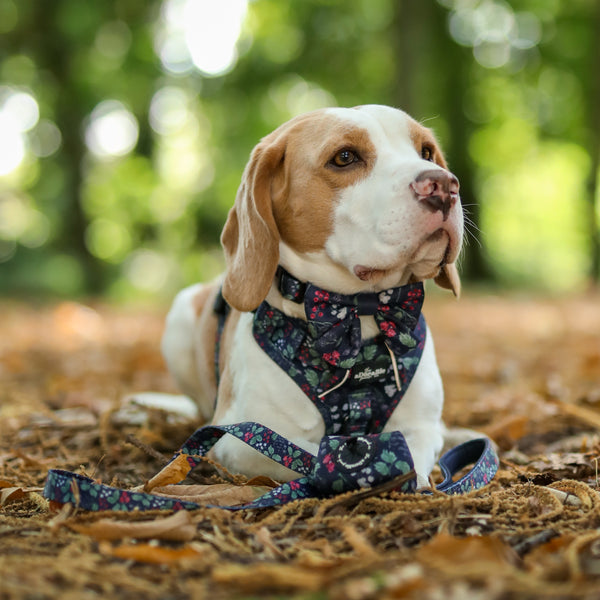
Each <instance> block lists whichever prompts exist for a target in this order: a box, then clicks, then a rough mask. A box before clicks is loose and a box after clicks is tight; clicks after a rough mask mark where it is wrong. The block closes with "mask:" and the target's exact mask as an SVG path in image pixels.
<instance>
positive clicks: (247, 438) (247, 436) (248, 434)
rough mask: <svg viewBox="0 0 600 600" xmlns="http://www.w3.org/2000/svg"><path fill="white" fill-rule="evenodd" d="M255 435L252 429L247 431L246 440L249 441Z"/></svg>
mask: <svg viewBox="0 0 600 600" xmlns="http://www.w3.org/2000/svg"><path fill="white" fill-rule="evenodd" d="M253 437H254V434H253V433H252V432H251V431H246V433H245V434H244V441H245V442H249V441H250V440H251V439H252V438H253Z"/></svg>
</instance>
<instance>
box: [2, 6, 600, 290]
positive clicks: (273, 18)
mask: <svg viewBox="0 0 600 600" xmlns="http://www.w3.org/2000/svg"><path fill="white" fill-rule="evenodd" d="M194 1H196V2H197V4H198V5H200V4H202V3H203V2H204V0H188V2H189V3H193V2H194ZM184 3H185V0H165V1H164V2H161V1H159V0H153V1H149V0H104V1H103V2H82V1H81V0H44V1H40V0H18V1H17V0H0V36H1V37H0V171H1V168H2V162H1V161H2V153H3V152H7V150H6V147H5V148H4V149H3V150H2V149H1V148H2V144H1V139H2V137H3V131H2V129H3V127H4V128H7V127H8V126H9V125H10V123H8V124H7V121H6V120H4V121H3V120H2V114H3V113H2V110H3V109H6V107H7V106H8V104H7V103H10V100H11V98H12V99H13V100H14V98H15V95H16V94H18V93H21V92H24V93H25V94H27V95H29V96H30V97H33V98H35V100H36V102H37V106H38V109H39V118H38V120H37V122H36V124H35V126H33V127H32V128H30V129H28V130H27V131H25V132H23V133H22V140H23V143H24V144H25V146H24V148H25V152H24V155H23V158H22V160H21V161H20V163H19V165H18V166H17V167H16V168H14V169H12V170H10V171H9V172H7V173H4V175H2V176H0V293H2V294H4V295H26V296H42V297H45V296H56V295H60V296H80V295H91V294H94V295H98V294H103V295H106V296H108V297H111V298H115V299H128V298H132V297H139V296H151V297H153V298H160V297H163V296H164V297H169V296H171V295H172V294H173V292H174V290H176V289H177V288H178V287H181V286H182V285H184V284H186V283H189V282H193V281H197V280H200V279H207V278H210V277H212V276H214V275H215V274H216V273H218V272H219V271H220V270H221V269H222V266H223V264H222V259H221V252H220V249H219V245H218V239H219V233H220V229H221V227H222V224H223V222H224V220H225V217H226V214H227V211H228V209H229V207H230V206H231V204H232V203H233V199H234V197H235V192H236V189H237V185H238V182H239V178H240V175H241V172H242V170H243V167H244V164H245V162H246V160H247V157H248V155H249V153H250V151H251V149H252V147H253V145H254V144H255V143H256V142H257V141H258V140H259V138H260V137H261V136H263V135H265V134H266V133H268V132H269V131H270V130H272V129H273V128H275V127H276V126H278V125H279V124H280V123H282V122H283V121H285V120H287V119H288V118H290V117H291V116H293V115H295V114H298V113H300V112H304V111H307V110H311V109H313V108H318V107H321V106H328V105H341V106H354V105H357V104H364V103H382V104H390V105H394V106H398V107H401V108H404V109H405V110H407V111H408V112H410V113H411V114H412V115H413V116H414V117H415V118H417V119H419V120H423V121H426V123H427V125H428V126H430V127H432V128H433V129H434V130H435V131H436V132H437V134H438V136H439V137H440V139H441V141H442V145H443V147H444V148H445V151H446V153H447V155H448V158H449V162H450V167H451V168H452V170H453V171H454V172H455V173H456V174H457V175H458V176H459V178H460V180H461V193H462V199H463V204H464V205H465V208H466V212H467V214H468V216H469V220H470V222H471V226H470V229H471V232H472V233H471V236H470V238H471V241H470V244H469V246H468V247H467V249H466V251H465V254H464V257H463V273H464V275H465V277H466V278H468V279H470V280H471V281H474V282H487V283H490V282H494V283H496V284H499V285H505V286H506V285H510V286H527V287H542V288H545V289H552V290H566V289H572V288H573V287H574V286H575V287H577V288H582V287H584V286H587V285H588V284H589V283H590V282H596V283H597V282H598V280H599V279H600V249H599V246H600V238H599V234H598V229H599V225H598V224H599V222H600V209H599V208H598V206H599V204H600V201H599V196H600V194H599V192H598V170H599V166H600V41H599V40H600V2H598V1H597V0H509V1H506V0H439V1H438V2H434V1H433V0H427V1H420V0H345V1H344V2H342V1H341V0H302V1H301V2H293V1H292V0H253V1H251V2H249V4H248V7H247V11H246V14H245V17H244V20H243V22H242V27H241V32H240V35H239V37H238V40H237V44H236V47H237V54H238V56H237V59H236V60H235V61H234V62H233V63H232V64H231V65H230V67H229V68H228V69H227V71H226V72H225V73H222V74H218V75H215V74H208V73H206V72H202V71H201V70H200V69H199V68H197V67H194V65H192V64H191V63H190V64H180V65H175V66H173V65H171V66H168V65H165V63H164V60H163V61H161V57H160V51H161V50H160V49H161V43H162V42H163V41H164V40H165V39H166V38H168V35H170V36H171V37H170V38H169V39H171V41H172V40H173V39H175V40H176V41H177V35H176V33H175V34H174V33H173V32H171V33H170V34H169V33H168V31H167V29H168V23H169V17H168V15H169V12H168V11H169V9H172V8H173V7H177V6H183V4H184ZM227 4H228V2H226V1H225V0H223V5H227ZM206 5H207V6H209V7H210V6H211V3H208V2H207V3H206ZM212 6H213V9H212V10H216V8H214V7H216V5H215V3H212ZM210 10H211V9H209V11H210ZM208 14H210V12H209V13H208ZM232 14H233V13H232ZM207 18H208V17H207ZM231 18H232V19H233V16H232V17H231ZM161 40H162V41H161ZM181 43H182V40H181V39H179V44H181ZM105 101H118V102H119V103H121V104H120V105H119V106H121V108H122V109H123V110H126V111H129V113H128V114H131V115H133V116H134V117H135V120H136V121H137V126H138V135H137V142H136V144H135V147H134V148H133V149H131V151H129V152H126V153H124V154H123V155H121V156H112V157H111V156H109V157H103V158H99V157H98V156H96V155H95V154H94V153H93V152H90V148H89V147H88V144H87V143H86V139H87V138H86V132H88V131H89V129H90V126H91V125H92V124H93V122H94V120H95V119H97V115H96V112H97V110H99V108H98V107H99V105H101V103H103V102H105ZM161 103H162V104H161ZM103 106H104V107H105V108H106V106H108V105H103ZM160 106H162V109H161V110H162V113H161V111H160V110H159V109H158V108H157V107H160ZM165 107H166V108H165ZM6 110H7V109H6ZM95 111H96V112H95ZM5 112H6V111H5ZM94 115H96V116H94ZM157 115H159V117H160V118H159V117H157ZM6 132H8V129H6V131H5V134H6V135H4V137H5V140H6V139H8V137H7V135H8V134H7V133H6ZM57 132H59V133H57ZM57 140H58V141H57ZM6 144H7V143H5V146H6ZM50 150H51V151H50ZM479 230H480V231H479Z"/></svg>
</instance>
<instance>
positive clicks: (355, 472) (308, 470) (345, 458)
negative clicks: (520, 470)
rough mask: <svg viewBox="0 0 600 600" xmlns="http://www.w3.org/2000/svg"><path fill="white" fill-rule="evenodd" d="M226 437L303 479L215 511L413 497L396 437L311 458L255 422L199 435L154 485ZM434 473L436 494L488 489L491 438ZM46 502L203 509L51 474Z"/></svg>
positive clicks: (447, 458)
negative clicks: (386, 492) (375, 493)
mask: <svg viewBox="0 0 600 600" xmlns="http://www.w3.org/2000/svg"><path fill="white" fill-rule="evenodd" d="M226 434H228V435H233V436H235V437H236V438H238V439H239V440H241V441H242V442H244V443H246V444H248V446H250V447H251V448H253V449H254V450H257V451H258V452H260V453H261V454H263V455H264V456H267V457H268V458H270V459H271V460H274V461H275V462H277V463H279V464H281V465H283V466H285V467H288V468H289V469H291V470H293V471H295V472H297V473H298V474H299V475H300V477H299V478H297V479H294V480H292V481H289V482H286V483H283V484H281V485H279V486H278V487H276V488H273V489H272V490H271V491H269V492H267V493H266V494H263V495H262V496H260V497H259V498H257V499H256V500H254V501H253V502H250V503H248V504H243V505H241V506H218V508H225V509H229V510H239V509H255V508H266V507H272V506H278V505H281V504H285V503H287V502H291V501H293V500H300V499H303V498H314V497H317V498H326V497H330V496H333V495H335V494H340V493H344V492H349V491H353V490H358V489H362V488H374V487H377V486H380V485H382V484H385V483H387V482H393V481H397V482H398V486H397V487H396V488H395V489H397V491H401V492H414V491H415V489H416V474H415V472H414V468H413V467H414V465H413V459H412V456H411V454H410V451H409V449H408V446H407V444H406V440H405V439H404V436H403V435H402V434H401V433H400V432H399V431H393V432H387V433H377V434H369V435H359V436H357V435H353V436H341V435H329V436H325V437H323V439H322V440H321V443H320V446H319V450H318V453H317V455H316V456H314V455H313V454H311V453H310V452H307V451H306V450H304V449H302V448H300V447H299V446H297V445H296V444H294V443H292V442H290V441H289V440H287V439H286V438H284V437H282V436H281V435H279V434H278V433H276V432H275V431H273V430H272V429H269V428H268V427H265V426H264V425H260V424H259V423H252V422H244V423H239V424H236V425H221V426H213V425H209V426H206V427H201V428H200V429H197V430H196V431H195V432H194V433H193V434H192V436H191V437H190V438H188V440H187V441H186V442H185V444H184V445H183V446H182V447H181V448H180V449H179V451H178V452H176V453H175V455H174V456H173V458H172V459H171V461H170V462H169V463H168V464H167V465H166V466H165V467H164V468H163V469H162V470H161V471H160V472H159V473H158V474H157V476H155V477H153V478H152V480H157V479H160V476H161V474H163V475H164V477H163V479H165V480H166V481H168V483H179V482H181V481H182V480H184V479H185V477H186V476H187V474H188V473H189V472H190V471H191V470H192V469H193V468H195V467H196V466H197V465H198V464H200V462H201V461H202V457H203V456H205V455H206V453H207V452H208V451H209V450H210V449H211V448H212V447H213V446H214V444H215V443H216V442H217V441H218V440H219V439H220V438H221V437H223V436H224V435H226ZM439 465H440V468H441V470H442V473H443V475H444V477H445V479H444V481H443V482H442V483H441V484H439V485H438V486H437V487H436V489H437V490H438V491H442V492H445V493H447V494H460V493H465V492H468V491H471V490H475V489H479V488H481V487H483V486H485V485H487V484H488V483H489V482H490V481H491V480H492V479H493V477H494V475H495V473H496V471H497V470H498V457H497V455H496V452H495V450H494V447H493V445H492V443H491V441H490V440H489V439H488V438H478V439H474V440H470V441H468V442H465V443H463V444H460V445H459V446H456V447H455V448H453V449H452V450H450V451H449V452H447V453H446V454H444V455H443V456H442V457H441V459H440V460H439ZM470 465H473V467H472V468H471V469H470V471H469V472H468V473H467V474H465V475H463V476H461V477H460V478H458V479H457V480H456V481H454V477H455V476H456V475H457V473H459V472H460V471H462V470H463V469H465V468H466V467H468V466H470ZM43 495H44V496H45V497H46V498H47V499H48V500H50V501H53V502H56V503H59V504H66V503H70V504H72V505H74V506H76V507H78V508H81V509H84V510H89V511H104V510H113V511H147V510H157V509H164V510H194V509H197V508H200V507H201V505H199V504H196V503H194V502H189V501H186V500H184V499H183V498H182V497H175V496H171V497H169V496H165V495H159V494H157V493H149V492H147V491H144V490H143V489H141V490H124V489H119V488H116V487H113V486H109V485H105V484H102V483H99V482H97V481H95V480H93V479H91V478H89V477H85V476H82V475H79V474H77V473H71V472H69V471H64V470H60V469H53V470H51V471H49V473H48V478H47V480H46V485H45V487H44V491H43Z"/></svg>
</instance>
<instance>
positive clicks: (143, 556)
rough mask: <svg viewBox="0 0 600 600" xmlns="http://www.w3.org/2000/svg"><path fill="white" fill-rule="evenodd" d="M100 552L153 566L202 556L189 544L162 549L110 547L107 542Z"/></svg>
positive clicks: (124, 545)
mask: <svg viewBox="0 0 600 600" xmlns="http://www.w3.org/2000/svg"><path fill="white" fill-rule="evenodd" d="M100 551H101V552H102V554H105V555H108V556H113V557H114V558H122V559H124V560H135V561H136V562H141V563H150V564H153V565H172V564H175V563H178V562H181V561H183V560H189V559H193V558H199V557H200V556H202V555H203V554H204V551H203V550H200V549H198V547H196V546H192V545H189V544H187V545H185V546H183V547H182V548H164V547H163V546H155V545H152V544H121V545H120V546H116V547H112V546H111V545H110V543H109V542H104V543H102V544H101V545H100Z"/></svg>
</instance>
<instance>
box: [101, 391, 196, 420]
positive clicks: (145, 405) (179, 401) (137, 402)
mask: <svg viewBox="0 0 600 600" xmlns="http://www.w3.org/2000/svg"><path fill="white" fill-rule="evenodd" d="M149 410H163V411H165V412H166V413H167V415H168V421H169V422H179V421H182V422H187V421H197V420H198V407H197V406H196V404H195V403H194V402H193V401H192V400H191V399H190V398H188V397H187V396H181V395H175V394H161V393H157V392H139V393H137V394H130V395H129V396H125V398H123V399H122V400H121V408H119V410H118V411H116V412H115V413H114V414H113V415H112V420H113V422H114V423H115V424H117V425H137V426H140V425H145V424H146V423H147V421H148V411H149Z"/></svg>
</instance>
